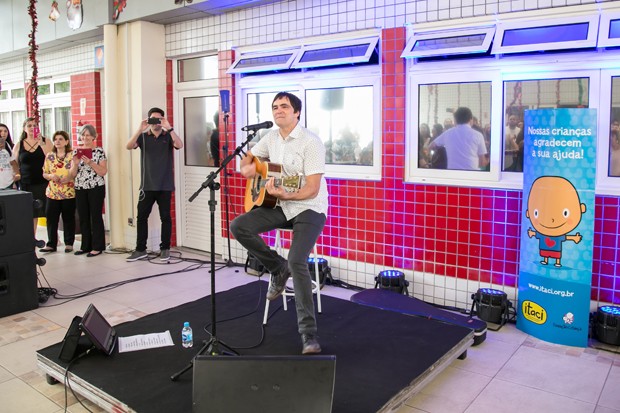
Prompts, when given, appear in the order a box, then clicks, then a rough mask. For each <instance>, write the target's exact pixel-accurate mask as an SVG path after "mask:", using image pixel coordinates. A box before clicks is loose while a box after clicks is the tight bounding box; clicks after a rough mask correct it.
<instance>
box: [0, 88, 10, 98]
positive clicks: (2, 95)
mask: <svg viewBox="0 0 620 413" xmlns="http://www.w3.org/2000/svg"><path fill="white" fill-rule="evenodd" d="M8 98H9V91H8V90H3V91H1V92H0V100H7V99H8Z"/></svg>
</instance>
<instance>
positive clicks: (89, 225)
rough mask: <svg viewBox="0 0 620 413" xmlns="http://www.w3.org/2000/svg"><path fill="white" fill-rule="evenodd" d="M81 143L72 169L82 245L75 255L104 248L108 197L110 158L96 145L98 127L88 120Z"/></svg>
mask: <svg viewBox="0 0 620 413" xmlns="http://www.w3.org/2000/svg"><path fill="white" fill-rule="evenodd" d="M80 138H81V139H80V140H79V143H81V146H79V147H78V149H77V150H76V151H75V162H73V165H72V167H71V173H72V174H73V176H74V177H75V197H76V200H77V210H78V215H79V216H80V229H81V231H82V245H81V247H80V249H79V250H78V251H76V252H75V253H74V254H75V255H82V254H86V256H87V257H96V256H98V255H101V253H102V252H103V251H104V250H105V229H104V226H103V217H102V216H101V214H102V212H103V200H104V199H105V180H104V178H103V177H104V176H105V174H106V173H107V172H108V161H107V158H106V156H105V152H104V151H103V148H101V147H99V146H97V145H96V144H95V141H96V139H97V130H96V129H95V127H94V126H93V125H90V124H86V125H84V126H82V129H81V130H80Z"/></svg>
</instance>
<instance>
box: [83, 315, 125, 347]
mask: <svg viewBox="0 0 620 413" xmlns="http://www.w3.org/2000/svg"><path fill="white" fill-rule="evenodd" d="M80 328H81V329H82V331H83V332H84V334H86V336H87V337H88V338H89V339H90V341H92V342H93V344H94V345H95V347H96V348H98V349H99V350H101V351H102V352H104V353H105V354H106V355H108V356H109V355H111V354H112V352H113V351H114V347H116V342H117V341H118V340H117V338H118V337H117V335H116V331H115V330H114V328H113V327H112V326H111V325H110V323H108V322H107V321H106V319H105V318H103V315H101V313H100V312H99V310H97V308H96V307H95V306H94V305H92V304H90V305H89V306H88V309H87V310H86V312H85V313H84V316H83V317H82V321H81V322H80Z"/></svg>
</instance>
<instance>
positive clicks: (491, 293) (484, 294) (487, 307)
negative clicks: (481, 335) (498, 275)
mask: <svg viewBox="0 0 620 413" xmlns="http://www.w3.org/2000/svg"><path fill="white" fill-rule="evenodd" d="M471 298H472V300H473V303H472V313H474V307H475V314H476V315H478V318H479V319H481V320H482V321H487V322H489V323H494V324H502V325H503V324H504V323H505V322H506V320H507V318H508V308H509V307H511V306H512V304H511V303H510V301H508V296H507V295H506V293H505V292H503V291H501V290H495V289H493V288H479V289H478V291H477V292H476V293H475V294H472V295H471Z"/></svg>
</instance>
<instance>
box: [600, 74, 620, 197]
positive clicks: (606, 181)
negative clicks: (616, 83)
mask: <svg viewBox="0 0 620 413" xmlns="http://www.w3.org/2000/svg"><path fill="white" fill-rule="evenodd" d="M614 77H620V69H607V70H602V71H601V79H600V84H601V88H600V90H601V94H600V96H601V97H600V109H599V110H598V114H599V115H598V119H599V123H598V130H597V135H598V136H597V143H596V154H597V156H596V193H597V194H601V195H613V196H620V177H618V176H608V171H609V134H608V133H607V131H608V129H602V127H604V126H607V128H609V125H611V103H612V93H611V86H612V82H611V81H612V78H614ZM606 86H607V87H606ZM603 108H604V109H603ZM603 131H605V134H604V135H603ZM603 154H604V155H605V156H602V155H603Z"/></svg>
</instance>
